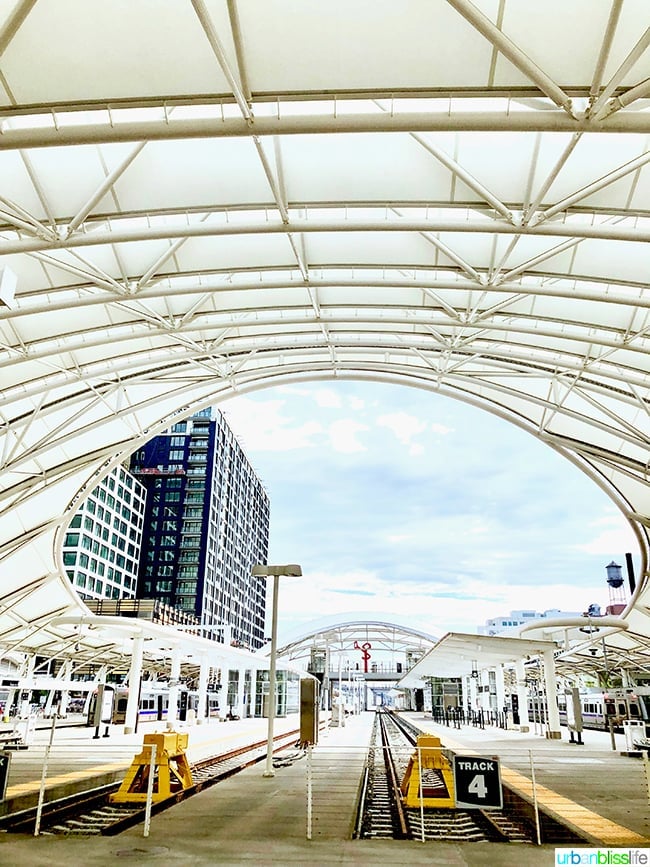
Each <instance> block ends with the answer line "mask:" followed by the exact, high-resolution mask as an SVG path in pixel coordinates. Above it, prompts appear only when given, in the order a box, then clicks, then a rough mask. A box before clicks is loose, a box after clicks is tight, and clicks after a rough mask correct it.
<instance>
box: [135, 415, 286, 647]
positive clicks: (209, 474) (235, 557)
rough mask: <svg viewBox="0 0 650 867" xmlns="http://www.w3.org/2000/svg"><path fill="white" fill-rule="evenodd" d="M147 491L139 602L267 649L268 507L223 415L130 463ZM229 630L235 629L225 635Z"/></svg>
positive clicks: (160, 440)
mask: <svg viewBox="0 0 650 867" xmlns="http://www.w3.org/2000/svg"><path fill="white" fill-rule="evenodd" d="M131 471H132V472H133V473H134V474H135V475H136V476H137V477H138V478H139V479H140V481H141V482H142V484H143V485H144V486H145V487H146V489H147V506H146V514H145V531H144V534H143V541H142V556H141V560H140V570H139V576H138V596H139V597H140V598H149V599H152V598H153V599H159V600H161V601H162V602H165V603H167V604H168V605H172V606H175V607H176V608H180V609H183V610H185V611H188V612H193V613H194V614H195V615H196V616H197V617H198V618H199V619H200V621H201V623H202V624H204V626H205V627H206V629H205V634H206V635H210V636H212V637H214V638H217V639H220V640H228V639H232V640H233V641H235V642H237V643H240V644H242V645H244V646H247V647H251V648H253V649H255V648H257V647H260V646H261V645H262V644H263V643H264V620H265V612H266V587H265V584H264V582H262V581H259V580H256V579H253V578H252V576H251V567H252V566H253V564H254V563H263V562H266V558H267V554H268V539H269V498H268V495H267V493H266V491H265V490H264V487H263V486H262V483H261V482H260V480H259V478H258V477H257V475H256V473H255V471H254V470H253V468H252V467H251V465H250V463H249V461H248V459H247V458H246V455H245V454H244V452H243V450H242V448H241V446H240V445H239V443H238V441H237V439H236V437H235V435H234V434H233V432H232V431H231V429H230V428H229V426H228V424H227V422H226V420H225V419H224V417H223V416H222V414H221V413H220V412H219V411H217V410H210V409H207V410H202V411H201V412H199V413H196V414H195V415H193V416H192V417H191V418H189V419H187V420H186V421H182V422H178V423H177V424H175V425H173V427H172V428H170V429H169V430H168V431H166V432H165V433H164V434H161V435H160V436H156V437H154V438H153V439H152V440H150V441H149V442H148V443H146V445H144V446H143V447H142V448H140V449H138V451H137V452H135V453H134V454H133V455H132V458H131ZM223 627H229V628H226V629H224V628H223Z"/></svg>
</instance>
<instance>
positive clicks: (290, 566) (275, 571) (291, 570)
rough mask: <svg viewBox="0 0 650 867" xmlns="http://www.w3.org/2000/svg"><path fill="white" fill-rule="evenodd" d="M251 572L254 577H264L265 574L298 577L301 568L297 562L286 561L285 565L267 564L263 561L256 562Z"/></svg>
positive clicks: (300, 573)
mask: <svg viewBox="0 0 650 867" xmlns="http://www.w3.org/2000/svg"><path fill="white" fill-rule="evenodd" d="M251 574H252V575H253V577H254V578H264V577H266V576H267V575H287V576H289V578H300V577H301V575H302V569H301V568H300V566H299V564H298V563H287V565H286V566H268V565H267V564H265V563H256V564H255V565H254V566H253V568H252V570H251Z"/></svg>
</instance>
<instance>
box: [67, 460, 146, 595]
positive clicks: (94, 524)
mask: <svg viewBox="0 0 650 867" xmlns="http://www.w3.org/2000/svg"><path fill="white" fill-rule="evenodd" d="M145 496H146V491H145V489H144V487H143V486H142V485H141V484H140V483H139V482H138V480H137V479H136V478H134V477H133V476H132V475H131V473H129V472H128V470H126V469H125V468H124V467H122V466H118V467H115V468H114V469H113V470H111V472H110V473H109V474H108V475H107V476H106V477H105V478H104V479H102V481H101V482H100V483H99V484H98V485H97V487H96V488H94V490H93V491H92V493H91V494H90V496H89V497H88V498H87V499H86V501H85V502H84V503H83V504H82V506H81V507H80V508H79V510H78V511H77V512H76V514H75V516H74V518H73V519H72V521H71V522H70V525H69V527H68V530H67V532H66V534H65V538H64V540H63V565H64V567H65V570H66V572H67V575H68V578H69V579H70V581H71V583H72V584H73V585H74V588H75V589H76V591H77V592H78V593H79V595H80V596H81V597H82V599H123V598H127V599H128V598H133V597H135V594H136V586H137V578H138V564H139V562H140V544H141V541H142V524H143V518H144V509H145Z"/></svg>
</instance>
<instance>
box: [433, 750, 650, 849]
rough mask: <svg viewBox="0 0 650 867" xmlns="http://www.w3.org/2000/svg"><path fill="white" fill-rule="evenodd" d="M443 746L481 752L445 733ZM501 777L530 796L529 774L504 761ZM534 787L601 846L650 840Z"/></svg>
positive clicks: (552, 807) (545, 801)
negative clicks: (507, 764) (505, 763)
mask: <svg viewBox="0 0 650 867" xmlns="http://www.w3.org/2000/svg"><path fill="white" fill-rule="evenodd" d="M445 746H447V747H449V749H453V750H463V752H465V753H468V754H470V755H477V756H478V755H480V753H478V752H477V751H476V750H472V749H469V748H468V747H466V745H465V744H462V743H460V742H459V741H454V740H452V739H450V738H447V737H446V735H445ZM501 779H502V781H506V782H507V784H508V786H509V787H510V788H512V789H515V790H516V791H518V792H519V793H521V794H525V795H527V796H528V797H529V798H530V799H531V800H532V798H533V782H532V780H529V779H528V777H526V776H524V775H523V774H520V773H519V772H518V771H515V770H513V769H512V768H509V767H507V766H506V765H501ZM535 791H536V793H537V802H538V804H541V805H543V806H544V807H546V808H547V809H548V810H550V811H551V812H553V813H555V814H556V815H557V816H558V817H560V818H561V819H563V820H565V821H568V822H570V823H571V824H572V825H574V826H575V827H576V828H577V829H578V830H579V831H581V832H583V833H584V834H586V835H588V836H589V837H590V838H591V839H592V840H593V842H594V843H600V844H602V845H603V846H620V845H621V844H625V845H629V846H640V845H642V844H646V843H649V842H650V838H648V837H643V836H642V835H641V834H637V833H636V831H631V830H630V829H629V828H625V827H624V826H623V825H619V824H618V823H617V822H613V821H612V820H611V819H606V818H605V817H604V816H601V815H600V814H599V813H595V812H594V811H593V810H589V809H587V807H583V806H581V805H580V804H577V803H576V802H575V801H572V800H571V799H570V798H565V797H564V795H560V794H559V793H558V792H555V791H553V789H548V788H546V786H541V785H540V784H539V783H535Z"/></svg>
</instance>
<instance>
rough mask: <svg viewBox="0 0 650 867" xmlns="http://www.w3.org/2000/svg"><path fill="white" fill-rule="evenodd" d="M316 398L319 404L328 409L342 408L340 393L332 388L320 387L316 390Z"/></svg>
mask: <svg viewBox="0 0 650 867" xmlns="http://www.w3.org/2000/svg"><path fill="white" fill-rule="evenodd" d="M314 400H315V401H316V403H317V404H318V406H322V407H323V408H327V409H340V408H341V406H342V405H343V403H342V401H341V397H340V395H338V394H337V393H336V392H335V391H333V390H332V389H331V388H319V389H317V390H316V391H315V392H314Z"/></svg>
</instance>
